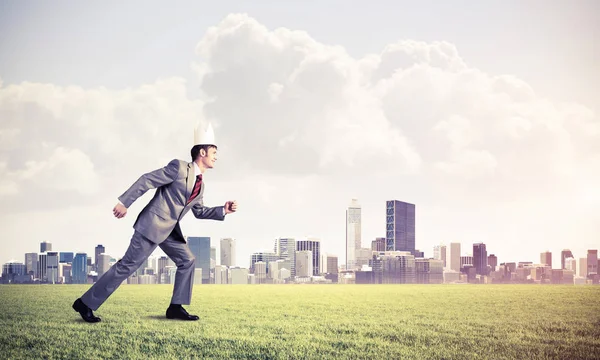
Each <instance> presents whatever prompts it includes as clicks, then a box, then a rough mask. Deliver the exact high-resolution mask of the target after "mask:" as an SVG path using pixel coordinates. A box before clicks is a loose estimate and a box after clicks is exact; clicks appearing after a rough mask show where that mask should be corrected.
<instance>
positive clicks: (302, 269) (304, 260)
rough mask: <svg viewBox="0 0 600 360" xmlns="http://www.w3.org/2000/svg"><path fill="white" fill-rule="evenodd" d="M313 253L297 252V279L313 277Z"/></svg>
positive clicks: (306, 251)
mask: <svg viewBox="0 0 600 360" xmlns="http://www.w3.org/2000/svg"><path fill="white" fill-rule="evenodd" d="M312 259H313V253H312V251H310V250H296V277H307V276H312V275H313V273H314V270H313V261H312Z"/></svg>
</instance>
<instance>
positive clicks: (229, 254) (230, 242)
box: [221, 238, 236, 267]
mask: <svg viewBox="0 0 600 360" xmlns="http://www.w3.org/2000/svg"><path fill="white" fill-rule="evenodd" d="M221 265H225V266H228V267H232V266H235V265H236V264H235V239H232V238H223V239H221Z"/></svg>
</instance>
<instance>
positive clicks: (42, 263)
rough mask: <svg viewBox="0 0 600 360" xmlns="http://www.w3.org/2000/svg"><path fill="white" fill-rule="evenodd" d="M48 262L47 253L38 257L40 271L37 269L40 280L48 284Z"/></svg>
mask: <svg viewBox="0 0 600 360" xmlns="http://www.w3.org/2000/svg"><path fill="white" fill-rule="evenodd" d="M47 260H48V254H46V253H41V254H39V255H38V269H37V274H38V275H37V276H38V279H40V282H42V283H43V282H46V281H48V276H47V274H48V268H47Z"/></svg>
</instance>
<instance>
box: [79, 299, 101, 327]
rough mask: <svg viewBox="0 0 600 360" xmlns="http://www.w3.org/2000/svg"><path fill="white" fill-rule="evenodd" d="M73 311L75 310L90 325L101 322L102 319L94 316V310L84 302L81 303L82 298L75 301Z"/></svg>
mask: <svg viewBox="0 0 600 360" xmlns="http://www.w3.org/2000/svg"><path fill="white" fill-rule="evenodd" d="M73 309H75V311H77V312H78V313H79V315H81V317H82V318H83V320H85V321H87V322H89V323H95V322H99V321H100V318H99V317H97V316H94V313H93V312H92V309H90V308H89V307H88V306H87V305H86V304H84V303H83V301H81V298H79V299H77V300H75V302H74V303H73Z"/></svg>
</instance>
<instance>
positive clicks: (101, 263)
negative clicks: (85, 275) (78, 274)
mask: <svg viewBox="0 0 600 360" xmlns="http://www.w3.org/2000/svg"><path fill="white" fill-rule="evenodd" d="M96 259H98V260H97V261H98V264H96V265H97V268H96V272H97V273H98V278H100V276H102V275H104V273H105V272H107V271H108V269H110V255H108V254H100V255H98V256H97V257H96ZM140 268H141V269H142V273H141V274H138V276H141V275H143V271H144V270H143V269H144V268H145V267H142V266H140Z"/></svg>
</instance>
